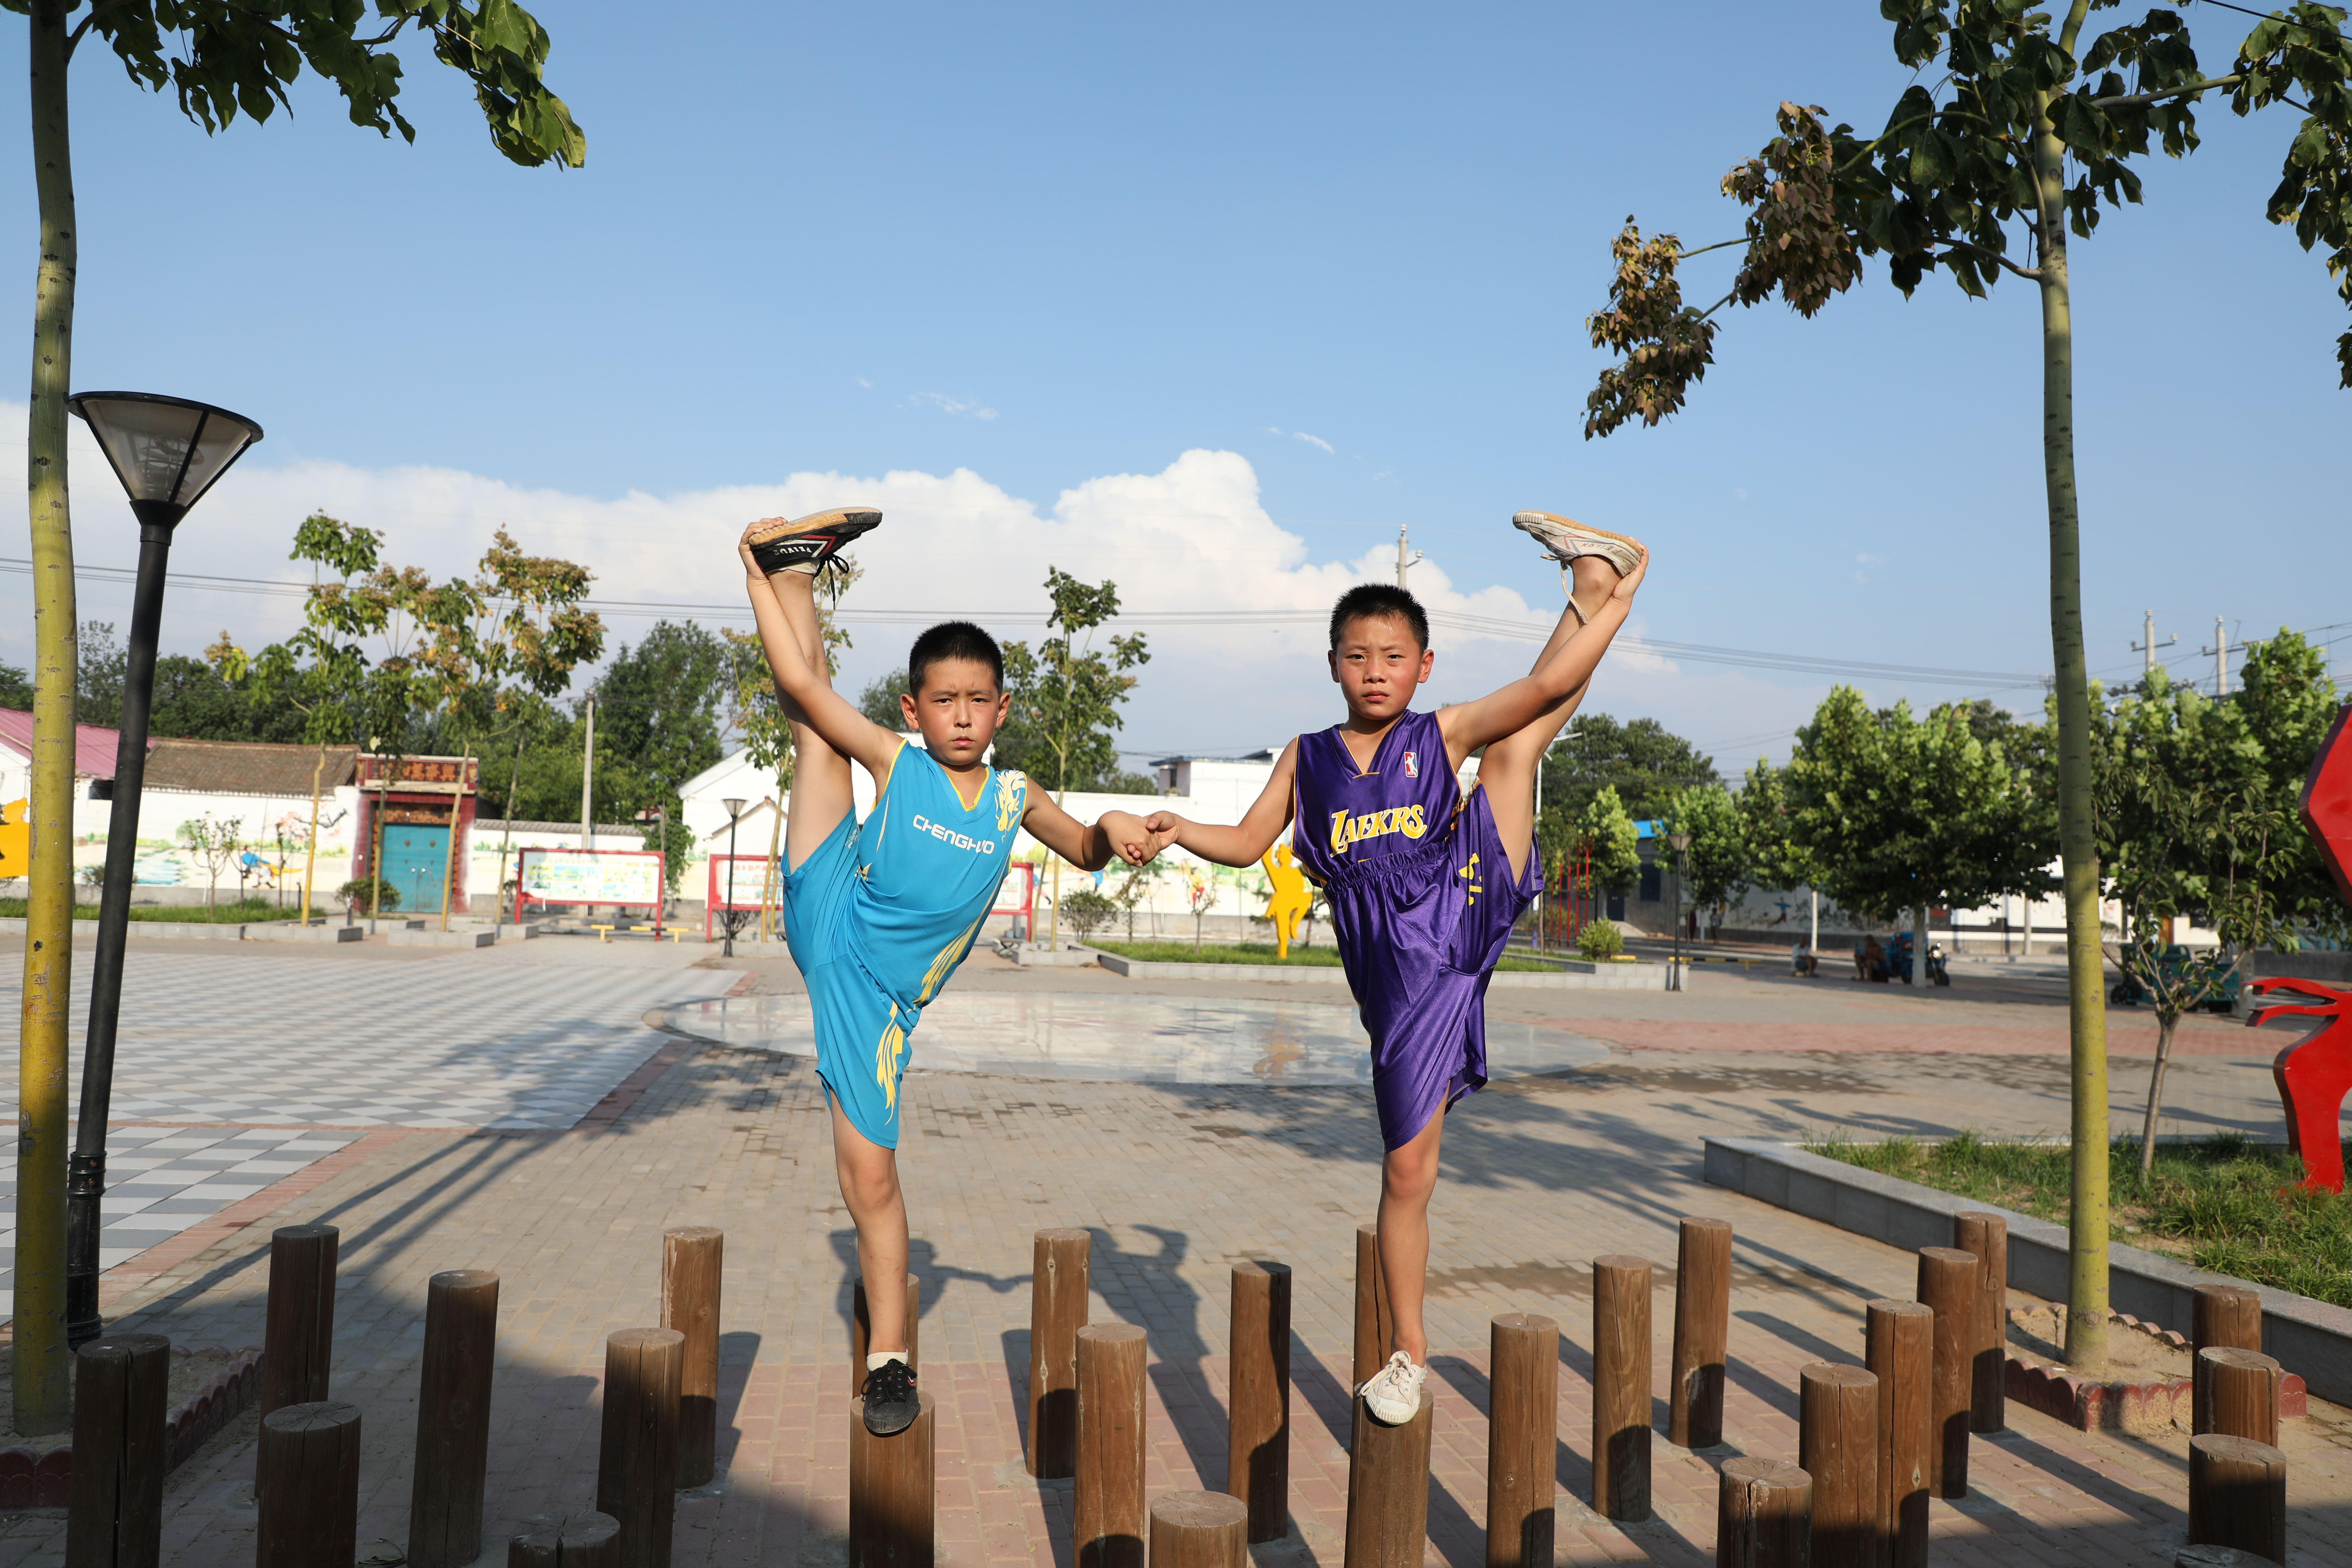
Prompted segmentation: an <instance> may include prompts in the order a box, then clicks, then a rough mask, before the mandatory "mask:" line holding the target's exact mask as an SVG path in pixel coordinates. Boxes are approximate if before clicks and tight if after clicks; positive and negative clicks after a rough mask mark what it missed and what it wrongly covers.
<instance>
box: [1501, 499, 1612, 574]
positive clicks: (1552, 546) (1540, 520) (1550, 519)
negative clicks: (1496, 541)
mask: <svg viewBox="0 0 2352 1568" xmlns="http://www.w3.org/2000/svg"><path fill="white" fill-rule="evenodd" d="M1511 526H1512V527H1514V528H1517V529H1521V530H1523V531H1526V532H1528V533H1531V534H1533V535H1534V536H1535V539H1536V542H1537V543H1538V544H1541V545H1542V546H1543V547H1544V548H1545V549H1546V550H1547V551H1549V552H1551V554H1552V556H1553V558H1554V559H1555V560H1557V561H1559V563H1560V564H1561V565H1563V566H1565V565H1567V564H1568V563H1570V562H1571V561H1573V560H1575V559H1576V558H1577V557H1578V556H1580V555H1598V556H1600V557H1601V559H1603V560H1605V561H1607V562H1608V563H1609V564H1610V565H1612V566H1614V567H1615V568H1617V575H1619V576H1620V577H1630V576H1632V575H1633V568H1634V567H1636V566H1638V565H1640V564H1641V563H1642V546H1641V542H1639V541H1638V540H1633V539H1628V538H1627V537H1625V535H1623V534H1622V533H1612V532H1610V531H1608V530H1607V529H1604V528H1589V527H1587V526H1586V525H1584V524H1583V523H1580V522H1578V521H1576V520H1575V519H1573V518H1567V517H1562V516H1560V515H1559V513H1558V512H1550V511H1522V512H1515V513H1513V514H1512V517H1511Z"/></svg>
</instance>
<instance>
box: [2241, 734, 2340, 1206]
mask: <svg viewBox="0 0 2352 1568" xmlns="http://www.w3.org/2000/svg"><path fill="white" fill-rule="evenodd" d="M2347 727H2352V703H2347V704H2346V705H2345V709H2344V711H2343V712H2341V713H2338V714H2337V715H2336V723H2335V726H2334V727H2333V728H2332V729H2330V730H2329V731H2327V739H2326V740H2325V741H2322V742H2320V743H2319V754H2318V755H2317V756H2315V757H2314V758H2313V759H2312V760H2311V772H2310V773H2308V774H2306V775H2305V778H2304V782H2303V807H2302V809H2303V820H2304V825H2305V826H2306V827H2308V828H2310V829H2311V837H2312V842H2313V843H2315V844H2316V845H2317V846H2318V847H2319V857H2320V858H2321V859H2323V860H2325V861H2326V862H2327V868H2328V869H2329V870H2330V871H2332V872H2334V873H2335V876H2336V889H2337V890H2338V891H2340V892H2341V893H2342V894H2343V895H2344V899H2345V901H2346V902H2347V903H2352V738H2347ZM2248 989H2249V990H2252V991H2253V992H2255V993H2256V994H2269V993H2271V992H2274V991H2275V992H2284V993H2286V994H2289V995H2293V996H2297V997H2302V998H2305V1002H2303V1003H2301V1004H2299V1005H2286V1004H2276V1005H2271V1006H2267V1007H2261V1008H2257V1009H2256V1010H2255V1011H2254V1012H2252V1013H2251V1014H2249V1015H2248V1016H2247V1018H2246V1022H2247V1023H2248V1024H2249V1025H2255V1024H2260V1023H2262V1022H2263V1020H2265V1019H2268V1018H2276V1017H2284V1016H2289V1015H2301V1016H2307V1017H2313V1018H2326V1019H2329V1020H2331V1022H2330V1023H2329V1024H2328V1026H2326V1028H2324V1029H2322V1030H2320V1031H2319V1033H2317V1034H2315V1035H2314V1036H2312V1037H2310V1038H2308V1039H2305V1040H2304V1041H2302V1042H2301V1043H2299V1044H2296V1045H2292V1046H2289V1047H2287V1048H2286V1049H2284V1050H2283V1051H2281V1052H2280V1053H2279V1054H2278V1059H2277V1060H2276V1061H2274V1062H2273V1063H2272V1064H2271V1076H2272V1077H2273V1079H2277V1080H2278V1091H2279V1100H2280V1101H2281V1103H2283V1104H2284V1106H2285V1107H2286V1141H2287V1147H2289V1148H2291V1149H2293V1150H2294V1152H2296V1153H2297V1154H2300V1155H2302V1156H2303V1186H2304V1188H2305V1190H2306V1191H2311V1192H2330V1193H2340V1192H2342V1191H2343V1190H2344V1143H2343V1139H2342V1136H2341V1133H2340V1132H2339V1131H2338V1128H2339V1125H2340V1122H2341V1119H2342V1117H2343V1114H2344V1097H2345V1095H2346V1094H2347V1092H2352V991H2339V990H2337V989H2336V987H2335V986H2333V985H2323V984H2320V983H2319V982H2318V981H2316V980H2301V979H2294V978H2291V977H2285V976H2281V977H2278V978H2275V979H2270V980H2257V981H2255V982H2254V983H2253V984H2252V985H2251V986H2249V987H2248Z"/></svg>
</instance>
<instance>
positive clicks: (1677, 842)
mask: <svg viewBox="0 0 2352 1568" xmlns="http://www.w3.org/2000/svg"><path fill="white" fill-rule="evenodd" d="M1690 841H1691V836H1690V835H1689V834H1687V833H1669V834H1667V835H1666V842H1667V843H1668V844H1670V845H1672V846H1674V850H1675V854H1677V855H1679V854H1681V853H1682V852H1683V851H1684V850H1685V849H1687V848H1689V847H1690Z"/></svg>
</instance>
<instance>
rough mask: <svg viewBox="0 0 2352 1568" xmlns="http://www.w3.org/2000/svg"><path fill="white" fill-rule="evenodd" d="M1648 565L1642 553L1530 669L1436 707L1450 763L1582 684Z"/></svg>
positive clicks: (1512, 730) (1552, 706)
mask: <svg viewBox="0 0 2352 1568" xmlns="http://www.w3.org/2000/svg"><path fill="white" fill-rule="evenodd" d="M1649 567H1650V562H1649V557H1648V555H1647V554H1646V553H1645V554H1644V555H1643V558H1642V563H1641V564H1640V565H1638V566H1636V567H1634V568H1633V575H1632V576H1630V577H1622V578H1620V579H1619V580H1618V583H1617V586H1616V587H1615V588H1614V589H1613V590H1612V591H1611V593H1610V595H1609V597H1608V598H1606V599H1604V600H1602V601H1601V608H1600V609H1598V610H1596V611H1594V612H1593V615H1592V618H1591V621H1589V622H1588V623H1586V624H1585V625H1584V626H1581V627H1580V628H1578V630H1577V631H1576V633H1575V634H1574V635H1573V636H1571V637H1570V638H1569V639H1568V640H1567V641H1566V642H1564V643H1562V644H1561V645H1560V646H1559V649H1558V650H1557V651H1556V652H1554V653H1553V655H1552V656H1551V657H1550V658H1548V659H1546V660H1544V662H1543V663H1542V664H1540V665H1538V667H1537V668H1535V670H1534V671H1533V672H1532V673H1530V674H1528V675H1523V676H1521V677H1520V678H1519V679H1517V680H1514V681H1512V682H1511V683H1510V684H1509V685H1508V686H1506V687H1503V688H1502V689H1499V690H1496V691H1493V692H1489V693H1488V694H1487V695H1486V696H1484V697H1481V698H1479V699H1478V700H1475V701H1473V702H1458V703H1456V704H1454V706H1453V707H1451V708H1442V709H1440V710H1438V713H1437V727H1438V731H1439V732H1440V733H1442V734H1444V737H1445V749H1446V752H1447V755H1448V757H1449V759H1450V760H1451V762H1452V763H1453V764H1454V766H1455V767H1456V768H1459V767H1460V766H1461V765H1462V759H1463V758H1465V757H1466V756H1468V755H1469V754H1470V753H1471V752H1475V751H1476V750H1477V749H1478V748H1479V747H1481V746H1486V745H1491V744H1493V743H1494V742H1496V741H1499V740H1501V739H1502V738H1503V737H1504V736H1506V735H1516V734H1517V733H1518V732H1519V731H1522V730H1524V729H1526V728H1527V727H1528V725H1530V724H1532V723H1534V722H1535V721H1537V720H1538V719H1540V718H1542V717H1543V716H1544V715H1545V714H1547V713H1549V712H1552V711H1554V710H1556V709H1557V708H1558V707H1559V704H1560V703H1562V702H1565V701H1569V700H1571V699H1574V698H1575V697H1577V695H1578V694H1579V693H1580V692H1581V691H1582V690H1583V689H1584V687H1585V685H1586V683H1587V682H1589V681H1591V679H1592V672H1593V671H1594V670H1596V669H1598V668H1601V655H1603V654H1605V653H1607V652H1608V651H1609V642H1610V639H1611V638H1612V637H1615V636H1616V635H1617V628H1618V627H1620V626H1623V625H1624V624H1625V616H1626V612H1628V611H1629V610H1631V609H1632V608H1633V592H1634V590H1635V589H1636V588H1638V587H1640V586H1641V584H1642V578H1643V575H1644V574H1646V573H1647V572H1648V571H1649Z"/></svg>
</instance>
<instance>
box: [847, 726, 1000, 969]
mask: <svg viewBox="0 0 2352 1568" xmlns="http://www.w3.org/2000/svg"><path fill="white" fill-rule="evenodd" d="M1028 805H1029V781H1028V780H1027V779H1026V778H1025V777H1024V776H1023V775H1022V774H1021V773H1017V772H1011V771H999V770H995V769H991V770H990V771H989V772H988V773H986V774H985V775H983V779H982V784H981V786H980V793H979V795H978V796H977V798H976V799H975V800H974V801H973V803H972V804H971V805H969V806H967V805H964V803H963V800H962V798H961V796H959V795H957V794H956V787H955V781H954V780H952V779H951V778H950V777H949V776H948V773H947V770H946V769H945V768H942V767H941V766H940V764H939V763H938V761H937V760H936V759H934V758H933V757H932V755H931V754H930V753H929V752H927V751H925V750H923V748H922V747H920V746H917V745H912V744H905V745H901V746H900V747H899V748H898V756H897V758H896V759H895V760H894V761H893V762H892V763H891V764H890V776H889V778H888V779H887V781H886V782H885V783H884V784H883V786H882V793H881V795H880V797H879V798H878V799H877V800H876V801H875V803H874V810H873V813H872V815H870V816H867V817H866V821H865V822H864V824H863V825H861V826H859V828H858V830H857V847H856V874H855V876H854V877H853V879H852V880H851V884H850V888H849V899H848V905H849V907H848V910H847V922H846V924H847V931H848V932H849V933H850V935H851V941H852V946H851V951H852V952H854V954H855V955H856V959H857V962H858V963H859V965H860V966H861V967H863V968H864V969H865V970H866V973H869V974H871V975H872V976H873V977H874V979H875V980H876V982H877V984H880V985H881V987H882V989H883V990H884V991H885V992H887V994H889V995H890V996H891V998H892V999H893V1000H895V1001H897V1002H898V1003H899V1004H900V1005H903V1006H906V1007H909V1008H914V1007H920V1006H921V1005H923V1004H924V1003H926V1002H929V1000H930V999H931V998H932V997H933V996H935V995H937V994H939V990H940V986H942V985H944V984H947V980H948V976H949V975H950V974H953V973H955V970H956V965H958V964H960V963H962V962H963V960H964V955H965V954H966V953H968V952H971V944H972V942H973V940H974V939H975V938H977V937H978V936H979V934H980V928H981V926H982V923H983V922H985V921H987V919H988V911H989V909H990V907H991V906H992V905H993V904H994V903H995V902H996V890H997V889H998V888H1000V887H1002V886H1003V882H1004V872H1005V868H1006V867H1007V866H1008V865H1009V864H1011V862H1012V859H1013V836H1014V834H1015V833H1016V832H1017V831H1018V830H1019V828H1020V826H1021V816H1022V814H1023V813H1024V811H1026V810H1027V809H1028Z"/></svg>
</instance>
